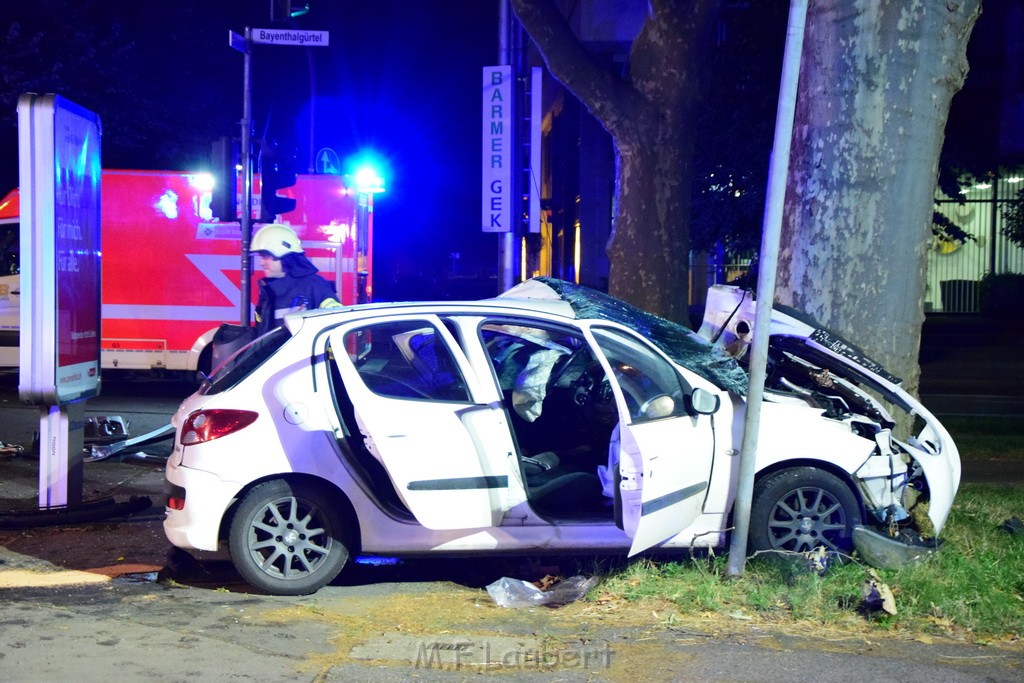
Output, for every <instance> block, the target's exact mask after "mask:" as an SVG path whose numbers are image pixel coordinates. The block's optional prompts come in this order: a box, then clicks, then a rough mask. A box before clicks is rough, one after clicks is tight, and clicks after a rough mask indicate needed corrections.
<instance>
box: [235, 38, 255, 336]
mask: <svg viewBox="0 0 1024 683" xmlns="http://www.w3.org/2000/svg"><path fill="white" fill-rule="evenodd" d="M251 38H252V29H251V28H249V27H248V26H246V27H245V40H244V48H245V49H244V50H243V52H242V81H243V85H242V150H241V154H242V214H241V218H240V219H239V223H240V225H241V233H242V280H241V290H242V291H241V297H240V301H239V308H240V311H239V316H238V317H239V322H240V323H241V325H242V327H248V326H249V316H250V310H249V309H250V308H251V306H250V303H251V301H252V285H251V281H252V259H250V258H249V246H250V245H251V244H252V42H251Z"/></svg>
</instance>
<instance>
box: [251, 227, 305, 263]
mask: <svg viewBox="0 0 1024 683" xmlns="http://www.w3.org/2000/svg"><path fill="white" fill-rule="evenodd" d="M249 251H251V252H257V251H265V252H267V253H268V254H271V255H272V256H274V258H281V257H282V256H284V255H285V254H301V253H302V242H300V241H299V236H298V235H296V234H295V231H294V230H292V229H291V228H289V227H288V226H287V225H281V224H280V223H270V224H268V225H264V226H263V227H262V228H260V229H259V230H257V231H256V234H255V235H253V236H252V243H251V244H250V245H249Z"/></svg>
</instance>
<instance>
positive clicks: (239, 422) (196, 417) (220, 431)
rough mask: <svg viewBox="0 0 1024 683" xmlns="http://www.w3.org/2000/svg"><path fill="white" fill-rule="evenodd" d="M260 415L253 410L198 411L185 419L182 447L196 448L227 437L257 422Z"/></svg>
mask: <svg viewBox="0 0 1024 683" xmlns="http://www.w3.org/2000/svg"><path fill="white" fill-rule="evenodd" d="M257 417H259V413H254V412H253V411H251V410H217V409H214V410H197V411H196V412H194V413H192V414H191V415H189V416H188V417H187V418H185V424H184V425H182V427H181V445H182V446H194V445H196V444H197V443H205V442H207V441H213V440H214V439H219V438H220V437H222V436H227V435H228V434H231V433H233V432H237V431H238V430H240V429H244V428H246V427H248V426H249V425H251V424H252V423H253V422H255V421H256V418H257Z"/></svg>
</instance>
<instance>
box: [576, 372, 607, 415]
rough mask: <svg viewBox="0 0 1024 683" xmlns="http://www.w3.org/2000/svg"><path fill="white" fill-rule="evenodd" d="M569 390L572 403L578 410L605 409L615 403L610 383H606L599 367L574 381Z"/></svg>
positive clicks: (605, 378)
mask: <svg viewBox="0 0 1024 683" xmlns="http://www.w3.org/2000/svg"><path fill="white" fill-rule="evenodd" d="M570 389H571V392H572V401H573V403H575V404H576V405H577V406H579V407H580V408H590V407H592V408H607V407H608V406H611V405H614V403H615V394H614V393H612V383H611V382H609V381H608V378H607V377H606V376H605V375H604V371H603V370H602V368H601V366H600V365H598V366H596V367H594V368H591V369H589V370H587V371H586V372H584V373H582V374H581V375H580V376H579V377H577V378H576V379H574V380H573V381H572V384H571V385H570Z"/></svg>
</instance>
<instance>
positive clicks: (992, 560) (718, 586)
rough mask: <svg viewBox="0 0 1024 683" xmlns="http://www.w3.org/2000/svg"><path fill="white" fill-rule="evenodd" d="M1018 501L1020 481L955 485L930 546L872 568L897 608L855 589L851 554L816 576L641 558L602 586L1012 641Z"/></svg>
mask: <svg viewBox="0 0 1024 683" xmlns="http://www.w3.org/2000/svg"><path fill="white" fill-rule="evenodd" d="M1021 507H1022V504H1021V495H1020V488H1019V487H1015V486H1012V485H993V484H965V485H964V486H962V487H961V489H960V493H959V495H958V497H957V502H956V505H955V506H954V508H953V511H952V513H951V515H950V518H949V521H948V522H947V524H946V527H945V529H944V533H943V538H944V541H945V543H944V545H943V547H942V548H941V549H940V550H939V551H938V552H937V553H935V554H933V555H931V556H930V557H928V558H927V559H925V560H923V561H921V562H919V563H917V564H914V565H911V566H907V567H903V568H900V569H895V570H881V569H879V570H874V571H875V572H876V575H877V577H878V579H879V580H880V582H881V583H884V584H885V585H887V586H888V587H889V588H890V589H891V591H892V593H893V596H894V598H895V605H896V614H888V613H886V612H885V611H882V610H870V609H868V608H867V607H866V606H865V603H864V602H863V600H862V589H863V587H864V584H865V581H868V580H870V573H869V572H870V571H872V570H870V568H869V567H867V566H866V565H864V564H861V563H860V562H859V561H858V560H857V558H856V555H855V556H854V557H853V559H852V561H850V562H847V563H845V564H842V565H837V566H832V567H830V568H829V569H828V570H827V571H826V572H825V573H824V574H823V575H818V574H817V573H814V572H812V571H810V570H809V569H808V567H807V563H806V562H804V561H801V560H799V559H797V558H793V559H792V560H787V561H779V560H778V559H774V558H753V559H751V560H750V561H748V563H747V566H746V570H745V572H744V575H743V576H742V577H741V578H739V579H732V578H729V577H728V576H727V571H726V566H727V558H725V557H716V556H714V555H712V556H708V557H700V558H693V559H689V560H685V561H676V562H651V561H640V562H634V563H632V564H630V565H628V566H627V567H625V568H623V569H621V570H617V571H614V572H612V574H611V575H610V576H609V578H608V579H607V580H606V581H605V583H604V584H602V586H603V591H604V593H605V595H606V596H607V595H608V594H610V595H612V596H616V597H620V598H623V599H627V600H631V601H642V600H646V599H651V600H657V601H664V600H666V599H667V600H668V601H670V602H671V603H672V604H673V605H674V606H675V608H677V609H678V611H679V612H680V613H688V614H693V613H698V614H701V613H713V614H717V615H721V616H725V617H731V618H734V619H751V620H759V621H765V622H776V623H797V622H811V623H815V624H820V625H823V626H829V627H835V628H843V627H844V626H848V627H863V625H865V624H866V625H869V626H870V627H871V628H877V629H879V630H884V631H890V630H900V631H909V632H913V633H916V634H929V633H931V634H935V635H944V636H952V635H955V636H966V637H970V638H972V639H974V640H977V641H981V642H994V641H1004V640H1011V641H1016V640H1018V639H1019V636H1020V635H1021V631H1022V629H1024V534H1011V533H1008V532H1007V531H1005V530H1003V529H1002V528H1001V525H1002V524H1003V522H1004V521H1006V520H1007V519H1009V518H1011V517H1013V516H1020V517H1024V514H1022V511H1021Z"/></svg>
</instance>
